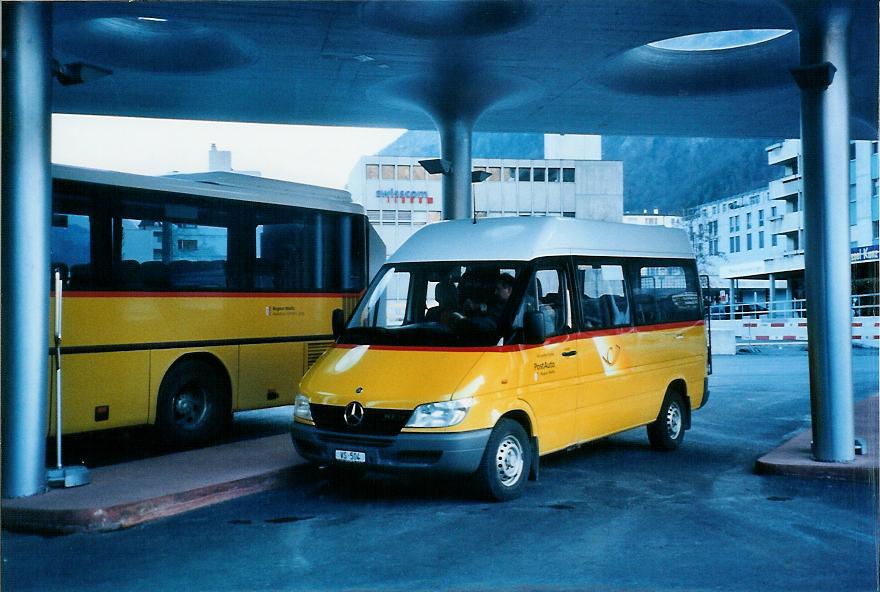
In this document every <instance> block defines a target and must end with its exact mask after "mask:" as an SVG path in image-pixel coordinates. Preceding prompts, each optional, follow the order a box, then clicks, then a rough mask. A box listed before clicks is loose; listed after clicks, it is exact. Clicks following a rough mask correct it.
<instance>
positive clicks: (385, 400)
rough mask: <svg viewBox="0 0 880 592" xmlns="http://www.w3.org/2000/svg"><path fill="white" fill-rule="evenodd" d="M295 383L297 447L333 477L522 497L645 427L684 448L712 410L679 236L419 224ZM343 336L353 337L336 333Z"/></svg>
mask: <svg viewBox="0 0 880 592" xmlns="http://www.w3.org/2000/svg"><path fill="white" fill-rule="evenodd" d="M342 321H343V319H342V313H341V311H338V312H336V313H335V319H334V331H335V333H336V334H337V339H336V342H335V344H334V345H333V346H332V347H331V348H330V349H329V350H328V351H327V352H325V353H324V355H323V356H322V357H321V358H320V359H319V360H318V361H317V362H316V363H315V365H314V366H313V367H312V368H311V369H310V370H309V372H308V373H307V374H306V376H305V377H304V378H303V380H302V382H301V384H300V389H299V393H298V395H297V397H296V402H295V411H294V416H295V417H294V422H293V424H292V428H291V429H292V437H293V442H294V445H295V447H296V449H297V451H298V452H299V454H300V455H301V456H303V457H304V458H306V459H307V460H309V461H311V462H313V463H316V464H321V465H327V466H330V467H332V468H333V469H335V470H337V471H346V470H347V471H348V472H357V473H360V472H363V471H365V470H403V469H414V470H429V471H437V472H458V473H471V474H474V475H475V477H476V481H477V483H478V484H480V485H481V487H482V488H483V489H484V490H485V493H486V494H487V495H488V496H489V497H490V498H494V499H497V500H507V499H512V498H515V497H517V496H518V495H519V494H520V493H521V492H522V489H523V487H524V485H525V481H526V480H527V479H529V478H532V479H536V478H537V475H538V459H539V457H540V456H542V455H545V454H548V453H551V452H554V451H558V450H563V449H565V448H568V447H571V446H573V445H577V444H579V443H583V442H587V441H590V440H595V439H597V438H601V437H603V436H607V435H609V434H614V433H616V432H621V431H624V430H629V429H631V428H635V427H638V426H647V431H648V438H649V440H650V443H651V445H652V446H653V447H655V448H659V449H665V450H672V449H675V448H677V447H678V446H679V445H680V444H681V442H682V439H683V438H684V433H685V430H686V429H688V428H689V427H690V423H691V411H692V410H693V409H698V408H700V407H702V406H703V405H705V404H706V401H707V398H708V389H707V372H706V368H707V342H706V332H705V327H704V321H703V311H702V299H701V293H700V283H699V279H698V276H697V268H696V264H695V260H694V255H693V251H692V250H691V246H690V243H689V241H688V239H687V236H686V235H685V233H684V232H683V231H680V230H674V229H669V228H663V227H650V226H636V225H629V224H617V223H609V222H598V221H587V220H578V219H571V218H550V217H541V218H525V217H519V218H491V219H483V220H479V221H478V222H477V223H472V222H471V221H470V220H463V221H452V222H441V223H438V224H433V225H430V226H426V227H425V228H423V229H421V230H420V231H419V232H417V233H416V234H415V235H413V236H412V238H410V239H409V240H408V241H407V242H406V243H404V244H403V245H402V246H401V247H400V249H399V250H398V251H397V252H396V253H395V254H394V255H393V256H392V257H391V258H390V259H389V261H388V262H387V263H386V264H385V266H384V267H383V268H382V269H381V270H380V271H379V273H378V274H377V275H376V277H375V278H374V280H373V281H372V282H371V284H370V287H369V288H368V290H367V292H366V294H365V295H364V296H363V298H362V299H361V301H360V303H359V304H358V306H357V308H356V309H355V311H354V313H353V314H352V315H351V317H350V318H349V319H348V321H347V323H343V322H342ZM343 325H344V326H343Z"/></svg>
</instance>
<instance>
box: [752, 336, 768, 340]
mask: <svg viewBox="0 0 880 592" xmlns="http://www.w3.org/2000/svg"><path fill="white" fill-rule="evenodd" d="M755 339H757V340H758V341H770V336H769V335H756V336H755Z"/></svg>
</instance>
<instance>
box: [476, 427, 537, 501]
mask: <svg viewBox="0 0 880 592" xmlns="http://www.w3.org/2000/svg"><path fill="white" fill-rule="evenodd" d="M531 464H532V447H531V443H530V442H529V438H528V435H527V434H526V431H525V429H523V427H522V425H521V424H520V423H519V422H517V421H514V420H512V419H507V418H502V419H500V420H499V421H498V423H497V424H495V428H494V429H493V430H492V434H491V435H490V436H489V441H488V443H487V444H486V450H485V452H483V459H482V460H481V461H480V466H479V468H478V469H477V479H478V482H479V484H480V485H481V486H482V488H483V490H484V492H485V493H486V495H487V496H488V497H489V498H490V499H493V500H495V501H499V502H503V501H508V500H512V499H516V498H517V497H519V496H520V495H521V494H522V490H523V487H525V483H526V481H527V480H528V477H529V469H530V467H531Z"/></svg>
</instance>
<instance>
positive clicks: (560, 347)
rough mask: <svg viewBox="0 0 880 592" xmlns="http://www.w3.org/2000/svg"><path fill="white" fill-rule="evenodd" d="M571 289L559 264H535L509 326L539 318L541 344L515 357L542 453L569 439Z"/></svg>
mask: <svg viewBox="0 0 880 592" xmlns="http://www.w3.org/2000/svg"><path fill="white" fill-rule="evenodd" d="M571 296H572V290H571V283H570V281H569V274H568V271H567V265H566V262H565V261H564V260H561V259H560V260H547V261H541V262H539V264H538V266H537V268H536V270H535V272H534V274H532V275H531V276H530V278H529V281H528V284H527V286H526V290H525V294H524V296H523V302H522V304H521V306H520V309H519V312H518V314H517V316H516V320H515V321H514V323H515V324H516V323H517V322H521V319H522V318H523V316H524V314H525V313H526V312H529V311H534V310H537V311H540V312H541V313H543V315H544V334H545V337H546V341H545V342H544V344H543V345H541V346H538V347H526V348H524V349H522V350H521V351H519V352H516V353H515V354H514V355H517V356H520V357H521V359H520V360H519V361H518V363H517V364H516V366H517V367H518V368H519V369H520V370H519V371H520V373H521V375H520V380H519V384H521V385H523V387H524V389H523V390H524V395H523V399H525V400H526V402H527V403H528V404H529V405H530V406H531V408H532V410H533V411H534V412H535V415H536V416H537V418H538V422H539V426H538V432H539V436H540V446H541V450H542V451H550V450H556V449H559V448H563V447H565V446H567V445H569V444H570V443H571V442H572V441H573V437H574V409H575V401H576V396H577V390H578V383H579V376H578V360H577V356H578V351H577V343H576V341H575V340H574V335H573V331H574V316H573V307H572V298H571Z"/></svg>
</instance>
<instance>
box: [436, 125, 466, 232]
mask: <svg viewBox="0 0 880 592" xmlns="http://www.w3.org/2000/svg"><path fill="white" fill-rule="evenodd" d="M439 130H440V152H441V155H442V158H443V160H448V161H449V162H450V163H451V164H452V172H451V173H448V174H446V175H443V219H444V220H463V219H466V218H470V217H471V215H472V213H473V207H474V201H473V199H474V198H473V195H472V194H471V132H472V125H471V123H470V120H468V119H463V118H457V119H453V120H451V121H442V122H441V123H440V125H439Z"/></svg>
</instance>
